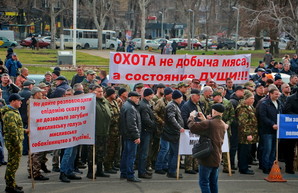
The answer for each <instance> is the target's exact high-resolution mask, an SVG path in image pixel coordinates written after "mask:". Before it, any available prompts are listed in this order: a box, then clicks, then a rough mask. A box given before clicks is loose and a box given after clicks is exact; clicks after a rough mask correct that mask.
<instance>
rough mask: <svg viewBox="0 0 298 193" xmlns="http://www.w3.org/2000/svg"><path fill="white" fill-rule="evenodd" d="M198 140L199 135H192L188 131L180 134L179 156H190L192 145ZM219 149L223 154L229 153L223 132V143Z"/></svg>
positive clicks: (226, 136)
mask: <svg viewBox="0 0 298 193" xmlns="http://www.w3.org/2000/svg"><path fill="white" fill-rule="evenodd" d="M199 139H200V136H199V135H196V134H193V133H191V132H190V131H189V130H185V131H184V132H183V133H180V141H179V155H192V148H193V145H194V144H196V143H198V141H199ZM221 149H222V152H223V153H224V152H229V141H228V134H227V132H225V137H224V143H223V145H222V147H221Z"/></svg>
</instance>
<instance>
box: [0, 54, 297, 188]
mask: <svg viewBox="0 0 298 193" xmlns="http://www.w3.org/2000/svg"><path fill="white" fill-rule="evenodd" d="M267 54H269V53H267ZM267 54H266V55H267ZM268 57H269V56H268ZM295 57H296V58H297V56H294V57H293V59H294V60H295ZM14 58H16V59H14ZM266 59H267V56H266V57H265V58H264V61H262V62H260V65H259V66H258V68H257V69H256V74H255V75H254V76H252V77H250V80H249V81H248V82H247V83H245V84H244V85H243V86H241V85H234V83H233V80H232V79H231V78H227V79H226V84H224V85H218V84H217V83H216V82H215V81H214V80H213V79H211V78H208V79H207V80H206V82H204V83H203V82H201V81H200V80H198V79H186V80H184V81H183V82H180V83H178V84H172V85H165V84H162V83H160V84H156V85H149V84H143V83H138V84H135V85H134V88H133V89H131V88H130V86H129V85H124V84H110V83H108V80H107V74H106V72H105V71H100V72H99V74H98V76H97V73H96V72H95V71H94V70H87V71H85V70H84V69H83V67H81V66H79V67H77V73H76V74H75V75H74V77H73V78H72V80H67V79H66V78H65V77H64V76H63V75H62V74H63V71H61V69H60V68H59V67H56V68H55V69H54V70H53V72H46V73H45V75H44V80H42V81H41V82H40V83H39V84H38V85H35V82H34V81H32V80H29V79H28V78H27V76H28V74H29V71H28V69H27V68H24V67H22V65H21V63H20V62H19V61H18V59H17V57H16V54H14V53H11V59H8V60H7V62H6V67H7V68H6V67H5V66H3V64H2V65H0V74H1V85H0V88H1V92H0V93H1V95H0V98H1V100H0V103H1V106H2V108H1V110H0V112H1V118H2V129H1V130H3V133H2V134H4V141H5V145H6V148H7V150H8V161H7V162H6V161H5V158H4V153H3V148H4V143H3V138H2V134H0V137H1V140H0V141H1V143H0V144H1V146H0V165H7V166H6V167H7V168H6V173H5V180H6V192H9V193H10V192H18V193H19V192H23V190H22V187H20V186H18V185H17V184H16V182H15V173H16V170H17V169H18V166H19V162H20V158H21V155H28V154H29V150H28V148H29V145H28V144H29V143H28V132H30V129H28V122H29V120H28V115H27V111H28V100H29V99H30V98H34V99H48V98H58V97H69V96H72V95H80V94H86V93H94V94H95V95H96V115H95V116H96V122H95V152H96V153H95V156H96V157H95V162H96V163H95V164H96V166H97V167H96V171H94V172H95V176H96V177H109V176H110V175H109V174H116V173H117V172H118V171H120V178H121V179H126V180H127V181H129V182H140V181H141V178H144V179H151V178H152V176H153V169H154V173H155V174H156V175H166V176H167V177H168V178H176V177H177V171H176V170H177V160H178V156H179V155H178V148H179V137H180V133H181V132H184V131H185V130H191V132H193V133H195V134H200V135H206V136H209V137H210V138H211V139H212V143H213V145H214V147H215V150H214V151H213V153H212V155H211V158H210V157H209V158H207V159H206V160H197V159H194V158H192V156H191V155H186V156H183V162H184V164H182V166H183V167H184V170H185V173H188V174H197V173H198V172H199V185H200V187H201V190H202V192H208V190H210V189H212V192H217V189H218V188H217V178H218V169H219V166H220V164H221V154H222V153H221V148H220V147H221V145H222V143H223V135H224V131H225V130H227V131H228V136H229V142H230V143H229V144H230V159H231V168H232V170H233V172H235V170H239V172H240V173H241V174H246V175H253V174H254V171H253V170H251V169H250V166H249V165H251V164H258V165H259V168H260V169H261V170H262V171H263V173H265V174H268V173H269V171H270V169H271V167H272V165H273V162H274V160H275V155H276V134H277V129H278V127H277V114H279V113H285V114H298V107H297V104H298V103H297V100H298V92H297V89H298V76H297V69H295V68H292V66H294V65H293V64H292V62H291V61H292V60H289V62H290V67H291V68H290V69H293V73H292V74H291V77H290V82H289V83H285V82H283V80H282V77H281V75H280V74H278V73H277V74H276V75H275V76H273V75H272V71H274V65H273V66H270V64H271V63H272V58H271V61H270V63H268V64H267V63H266ZM9 60H10V61H11V60H13V61H11V63H12V64H13V65H12V66H13V67H14V69H13V68H8V65H7V64H9V63H10V62H9ZM297 61H298V60H297ZM285 66H286V65H283V67H285ZM19 68H21V70H20V72H19V75H17V73H16V72H18V69H19ZM1 70H2V71H1ZM280 70H281V71H282V70H285V69H284V68H283V69H280ZM195 112H198V113H197V114H196V113H195ZM296 142H297V141H296V140H294V139H283V140H280V141H279V143H280V151H281V153H280V154H279V155H281V157H280V159H283V160H284V161H285V163H286V165H285V171H286V172H287V173H289V174H293V173H294V167H293V161H294V148H295V146H296ZM50 154H51V155H52V172H59V173H60V176H59V179H60V180H61V181H62V182H65V183H69V182H71V181H72V180H80V179H81V177H80V176H79V175H78V174H80V173H82V172H81V171H80V169H82V168H86V167H88V170H87V175H86V176H87V178H89V179H93V164H94V163H93V146H88V145H80V146H77V147H70V148H66V149H60V150H53V151H51V152H39V153H32V154H31V155H30V156H28V178H34V180H42V181H43V180H49V178H48V177H46V175H44V173H49V172H51V170H49V169H48V164H47V161H48V159H47V157H48V156H49V155H50ZM236 155H237V156H236ZM30 158H31V160H30ZM236 158H237V159H238V160H237V159H236ZM222 165H223V170H222V172H224V173H228V172H229V171H228V160H227V156H226V155H225V154H224V155H223V160H222ZM135 169H137V170H138V175H135ZM41 171H43V172H44V173H42V172H41ZM178 177H179V178H183V175H182V174H180V175H179V176H178Z"/></svg>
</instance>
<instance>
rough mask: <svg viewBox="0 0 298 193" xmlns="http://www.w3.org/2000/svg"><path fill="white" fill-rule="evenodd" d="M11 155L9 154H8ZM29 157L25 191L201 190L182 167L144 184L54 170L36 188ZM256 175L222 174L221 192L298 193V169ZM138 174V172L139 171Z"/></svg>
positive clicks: (22, 181)
mask: <svg viewBox="0 0 298 193" xmlns="http://www.w3.org/2000/svg"><path fill="white" fill-rule="evenodd" d="M6 157H7V155H6ZM48 158H49V162H48V163H47V166H48V169H51V168H52V167H51V155H48ZM27 160H28V156H22V159H21V165H20V168H19V170H18V171H17V177H16V179H17V184H18V185H19V186H23V187H24V191H25V193H29V192H32V193H43V192H46V193H89V192H90V193H91V192H100V193H118V192H121V193H195V192H200V189H199V186H198V174H196V175H193V174H185V173H184V170H180V172H181V173H182V174H183V179H181V180H176V179H171V178H167V177H166V176H165V175H160V174H154V173H153V178H152V179H150V180H146V179H143V180H142V182H141V183H131V182H127V181H126V180H120V178H119V172H118V174H113V175H111V177H110V178H97V179H95V180H94V181H93V180H90V179H88V178H86V173H87V169H84V170H82V171H83V172H84V173H83V174H81V175H79V176H82V180H77V181H74V180H73V181H71V183H62V182H60V180H59V173H56V172H51V173H49V174H44V175H45V176H47V177H49V178H50V180H48V181H35V188H34V189H33V188H32V181H31V180H30V179H28V172H27ZM280 166H281V167H282V168H284V166H283V163H281V164H280ZM5 168H6V166H1V167H0V193H1V192H4V189H5V181H4V173H5ZM252 169H253V170H254V171H255V175H252V176H251V175H243V174H239V172H237V171H236V173H235V174H233V175H232V176H228V174H224V173H222V172H221V168H220V173H219V183H218V184H219V192H220V193H234V192H235V193H236V192H241V193H246V192H247V193H266V192H268V193H297V192H298V172H296V174H294V175H290V174H285V173H284V171H283V169H282V174H283V177H284V178H285V179H286V180H288V181H287V182H285V183H276V182H267V181H265V180H264V178H265V177H267V175H265V174H263V173H262V172H261V170H259V169H257V166H252ZM136 173H137V171H136Z"/></svg>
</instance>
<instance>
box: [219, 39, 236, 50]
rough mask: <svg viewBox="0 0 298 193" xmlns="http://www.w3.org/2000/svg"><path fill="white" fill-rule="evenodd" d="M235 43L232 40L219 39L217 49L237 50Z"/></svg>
mask: <svg viewBox="0 0 298 193" xmlns="http://www.w3.org/2000/svg"><path fill="white" fill-rule="evenodd" d="M235 44H236V43H235V41H234V40H231V39H226V38H223V39H218V40H217V48H216V49H225V50H226V49H229V50H230V49H232V48H235Z"/></svg>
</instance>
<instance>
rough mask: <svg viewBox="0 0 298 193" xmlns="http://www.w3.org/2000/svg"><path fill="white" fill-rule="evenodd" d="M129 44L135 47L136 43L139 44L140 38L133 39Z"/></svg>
mask: <svg viewBox="0 0 298 193" xmlns="http://www.w3.org/2000/svg"><path fill="white" fill-rule="evenodd" d="M131 42H133V43H134V45H136V44H137V42H141V38H134V39H132V40H131Z"/></svg>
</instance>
